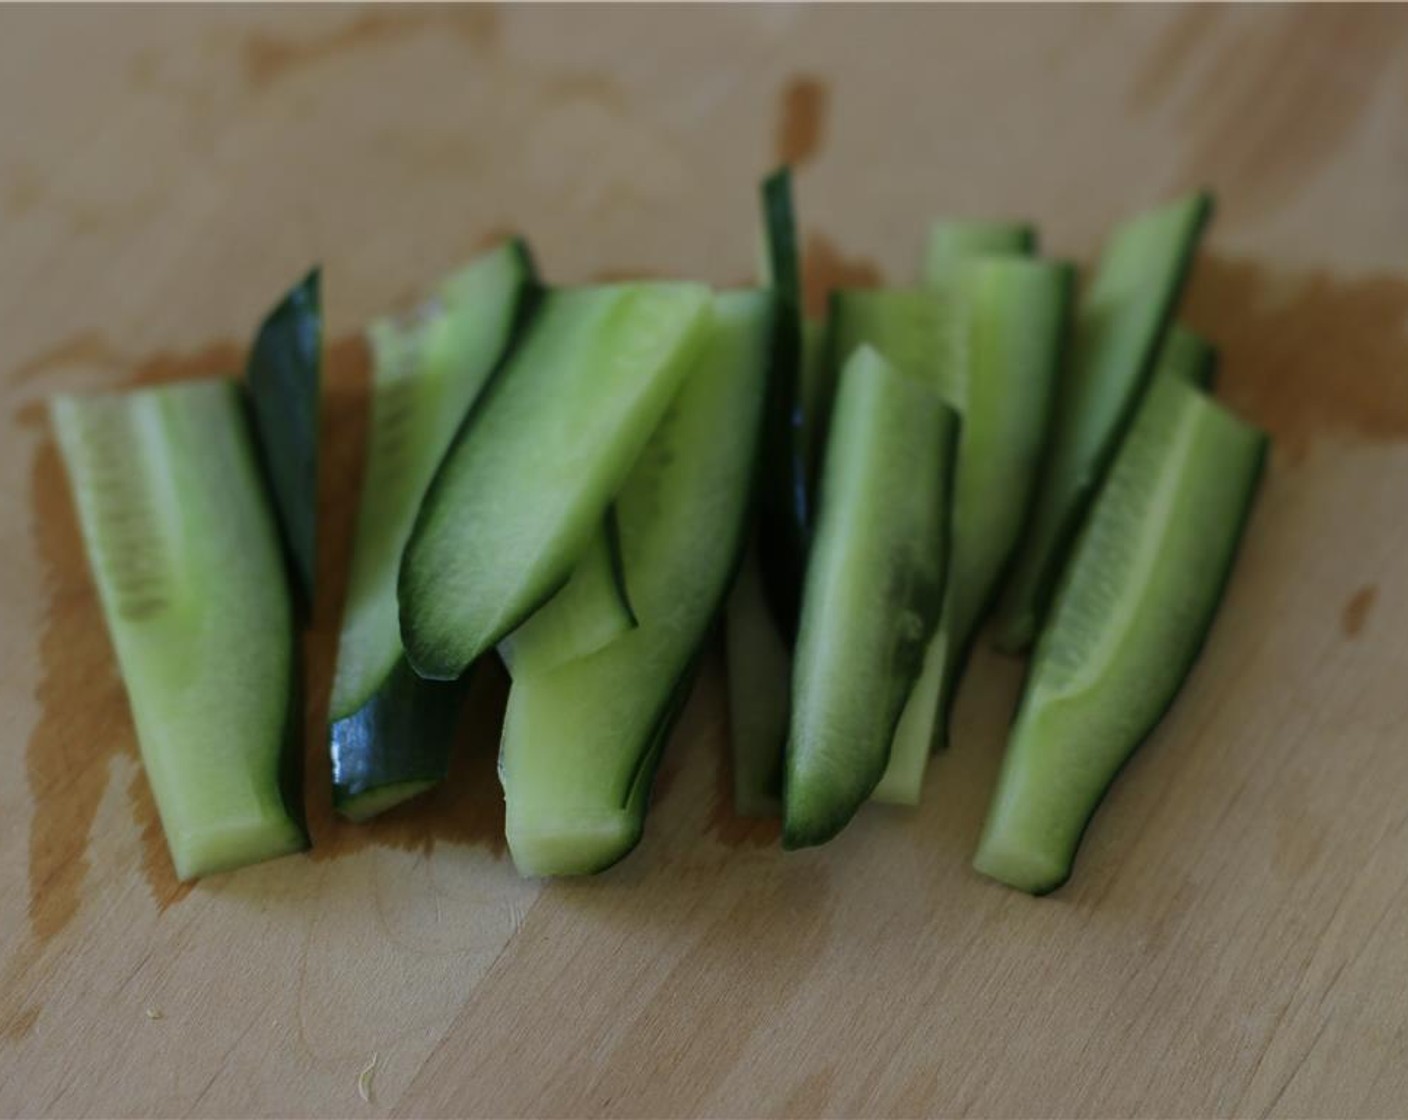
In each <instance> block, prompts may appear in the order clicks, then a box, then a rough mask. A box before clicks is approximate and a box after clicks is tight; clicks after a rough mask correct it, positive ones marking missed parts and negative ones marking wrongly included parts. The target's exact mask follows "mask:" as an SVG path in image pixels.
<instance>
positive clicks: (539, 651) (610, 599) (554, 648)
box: [499, 507, 636, 673]
mask: <svg viewBox="0 0 1408 1120" xmlns="http://www.w3.org/2000/svg"><path fill="white" fill-rule="evenodd" d="M620 548H621V546H620V530H619V527H618V525H617V519H616V512H615V509H614V507H613V508H612V509H610V510H608V511H607V516H606V518H605V521H604V522H603V524H602V527H601V529H600V530H598V531H597V533H596V534H595V535H594V536H593V537H592V539H591V542H590V543H589V544H588V545H587V549H586V551H585V552H584V553H583V554H582V556H581V558H580V559H578V561H577V565H576V567H574V568H573V569H572V575H571V576H570V577H569V578H568V580H567V583H566V584H565V585H564V586H563V588H562V590H561V591H559V592H558V593H557V594H556V595H554V596H553V597H552V598H551V599H549V600H548V601H547V602H546V603H544V604H543V606H542V607H540V608H539V609H538V610H536V611H534V612H533V614H531V615H530V616H529V617H528V621H526V622H525V623H523V625H522V626H520V627H518V629H516V630H514V631H513V633H511V634H509V635H508V636H507V637H506V638H504V639H503V640H502V641H501V642H499V656H500V657H502V658H503V661H504V664H505V665H506V666H508V670H509V672H510V673H520V672H527V673H537V672H542V671H543V670H545V669H551V668H552V667H553V666H554V665H561V664H563V663H564V662H567V661H572V660H575V659H576V658H578V657H585V656H587V655H588V654H590V653H595V652H596V651H597V650H599V649H601V648H602V647H603V646H606V645H609V644H610V643H611V642H613V641H615V640H616V639H617V638H619V637H620V636H621V635H622V634H625V633H627V632H629V631H631V630H633V629H635V626H636V616H635V612H634V611H633V610H632V609H631V602H630V594H629V591H628V590H627V588H626V582H625V573H624V571H623V570H622V565H621V555H620Z"/></svg>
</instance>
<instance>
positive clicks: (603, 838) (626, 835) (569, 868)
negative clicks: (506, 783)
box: [505, 810, 641, 879]
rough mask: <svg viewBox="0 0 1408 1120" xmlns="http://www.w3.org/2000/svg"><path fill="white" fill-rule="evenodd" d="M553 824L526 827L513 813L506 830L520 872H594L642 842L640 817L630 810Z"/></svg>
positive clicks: (529, 874) (540, 874)
mask: <svg viewBox="0 0 1408 1120" xmlns="http://www.w3.org/2000/svg"><path fill="white" fill-rule="evenodd" d="M553 826H554V827H552V828H551V829H545V828H533V827H529V826H525V825H524V824H522V823H521V822H518V821H516V820H515V819H514V815H513V814H512V812H510V814H509V817H508V822H507V827H506V828H505V832H506V834H507V837H508V850H509V853H510V854H511V855H512V856H513V865H514V866H515V867H516V868H518V873H519V874H520V875H523V876H526V877H527V878H530V879H542V878H553V877H556V876H560V875H595V874H596V873H597V872H599V871H605V870H606V869H607V868H609V867H612V866H614V865H615V864H617V863H619V862H620V861H621V860H622V859H624V858H625V857H626V856H627V855H629V854H630V852H631V850H632V849H633V848H634V847H635V846H636V844H637V843H639V842H640V835H641V817H640V815H639V814H637V813H632V812H629V811H627V810H619V811H617V812H611V813H592V814H589V815H584V816H577V817H568V816H563V817H560V818H558V819H557V820H555V821H554V822H553Z"/></svg>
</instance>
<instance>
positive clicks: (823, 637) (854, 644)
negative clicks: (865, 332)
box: [783, 345, 959, 848]
mask: <svg viewBox="0 0 1408 1120" xmlns="http://www.w3.org/2000/svg"><path fill="white" fill-rule="evenodd" d="M958 427H959V422H958V417H957V414H956V413H955V412H954V411H953V409H951V408H949V407H948V406H947V405H946V404H944V402H943V399H942V398H941V397H940V396H939V394H938V393H937V392H936V391H934V389H932V388H930V387H929V386H928V385H926V384H924V383H922V382H920V381H918V380H916V379H913V378H911V377H909V376H907V375H905V374H903V373H900V372H898V371H897V370H896V369H895V368H894V367H892V366H891V365H890V364H889V363H888V362H887V361H886V360H885V359H884V358H883V357H881V356H880V354H879V353H878V352H877V351H876V350H875V349H873V348H872V347H870V346H868V345H865V346H862V347H861V348H860V349H859V350H857V351H856V352H855V354H854V355H853V356H852V357H851V358H850V359H849V360H848V361H847V362H846V365H845V367H844V369H843V370H842V373H841V380H840V384H839V386H838V389H837V394H836V408H835V417H834V421H833V423H832V426H831V431H830V433H829V435H828V441H827V448H826V459H825V464H824V466H823V470H822V484H821V492H820V498H821V503H820V511H819V519H818V523H817V531H816V537H815V539H814V541H813V545H812V552H811V558H810V560H809V562H808V565H807V579H806V590H805V592H804V595H803V600H802V618H801V626H800V628H799V630H798V635H797V647H796V651H795V669H794V671H793V688H792V716H791V730H790V734H789V736H788V741H787V757H786V772H785V773H786V777H785V781H784V786H783V788H784V812H783V844H784V846H786V847H788V848H798V847H803V846H806V845H811V844H820V843H823V842H825V841H826V840H829V839H831V838H832V837H833V836H835V835H836V834H837V833H838V832H840V830H841V829H842V828H844V827H845V825H846V824H847V823H848V822H849V821H850V819H851V817H852V816H853V815H854V814H855V812H856V810H857V809H858V808H859V807H860V805H861V804H862V803H863V802H864V801H865V799H866V798H867V797H869V796H870V794H871V791H872V790H874V788H875V785H876V783H877V782H878V781H879V780H880V776H881V775H882V774H883V773H884V771H885V765H886V762H887V760H888V758H889V754H890V743H891V741H892V739H893V738H894V733H895V723H896V721H897V720H898V719H899V715H900V710H901V708H902V707H903V705H904V702H905V698H906V697H907V696H908V695H909V693H910V690H911V689H912V688H913V687H914V681H915V679H916V677H917V676H918V675H919V668H920V664H921V662H922V660H923V656H924V648H925V646H926V644H927V643H928V641H929V637H930V635H931V634H932V632H933V629H934V626H935V624H936V623H937V622H938V618H939V610H940V607H941V606H942V603H943V597H944V581H945V575H946V572H945V569H946V567H947V559H948V544H949V542H948V530H949V499H950V489H951V482H952V477H953V463H954V456H955V451H956V448H957V443H958Z"/></svg>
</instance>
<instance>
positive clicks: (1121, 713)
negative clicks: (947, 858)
mask: <svg viewBox="0 0 1408 1120" xmlns="http://www.w3.org/2000/svg"><path fill="white" fill-rule="evenodd" d="M1266 446H1267V440H1266V436H1265V435H1264V434H1263V433H1262V432H1260V431H1258V430H1257V429H1255V428H1253V427H1251V426H1250V425H1248V424H1245V423H1243V422H1242V421H1240V420H1238V419H1236V418H1235V417H1233V416H1232V415H1231V414H1230V413H1228V412H1227V411H1225V410H1224V409H1223V408H1221V407H1220V406H1218V405H1217V404H1216V403H1214V402H1213V401H1212V400H1210V399H1209V398H1208V397H1207V396H1205V395H1204V394H1203V393H1202V392H1201V391H1200V390H1199V389H1198V388H1197V387H1196V386H1195V385H1193V384H1192V382H1191V381H1189V380H1187V379H1185V378H1178V377H1160V378H1157V379H1155V381H1154V382H1153V384H1152V385H1151V386H1150V388H1149V391H1148V393H1147V394H1146V396H1145V399H1144V402H1143V404H1142V405H1141V407H1140V410H1139V414H1138V417H1137V419H1136V420H1135V423H1134V425H1133V427H1132V429H1131V431H1130V433H1129V435H1128V437H1127V438H1126V440H1125V442H1124V445H1123V446H1122V447H1121V449H1120V452H1119V456H1118V458H1117V459H1116V460H1115V463H1114V465H1113V467H1112V469H1111V471H1110V474H1109V478H1108V480H1107V481H1106V483H1105V485H1104V487H1103V488H1102V489H1101V492H1100V495H1099V497H1098V499H1097V500H1096V502H1095V505H1094V507H1093V508H1092V511H1091V515H1090V519H1089V521H1088V522H1087V524H1086V527H1085V529H1084V530H1083V532H1082V534H1081V538H1080V540H1079V542H1078V544H1077V545H1076V547H1075V549H1074V551H1073V553H1072V557H1071V562H1070V567H1069V569H1068V571H1067V573H1066V575H1065V577H1064V580H1063V584H1062V587H1061V590H1060V592H1059V594H1058V595H1057V598H1056V601H1055V604H1054V606H1053V608H1052V612H1051V618H1050V621H1049V622H1048V623H1047V627H1046V629H1045V630H1044V631H1043V632H1042V635H1041V639H1040V641H1039V643H1038V644H1037V649H1036V655H1035V658H1034V660H1033V663H1032V669H1031V674H1030V677H1029V678H1028V682H1027V685H1026V689H1025V692H1024V695H1023V697H1022V703H1021V707H1020V709H1019V711H1018V715H1017V720H1016V723H1015V724H1014V726H1013V729H1012V735H1011V740H1010V742H1009V744H1008V748H1007V754H1006V757H1005V759H1004V760H1003V765H1002V773H1001V776H1000V778H999V780H998V786H997V793H996V796H995V797H994V799H993V804H992V808H991V810H990V812H989V815H988V819H987V824H986V826H985V828H984V831H983V836H982V841H981V844H980V846H979V849H978V854H977V858H976V860H975V864H974V866H975V867H976V868H977V869H978V870H979V871H980V872H982V873H983V874H985V875H990V876H992V877H993V878H995V879H999V880H1001V881H1002V882H1004V883H1007V884H1009V885H1010V886H1013V887H1016V888H1018V889H1019V890H1024V891H1029V892H1031V893H1033V894H1044V893H1046V892H1048V891H1052V890H1055V889H1056V888H1057V887H1059V886H1060V885H1061V884H1062V883H1064V882H1065V881H1066V879H1067V878H1068V876H1069V875H1070V871H1071V864H1072V862H1073V860H1074V858H1075V854H1076V849H1077V847H1078V845H1079V844H1080V840H1081V836H1082V834H1083V833H1084V831H1085V828H1086V825H1087V824H1088V822H1089V820H1090V817H1091V815H1092V814H1093V813H1094V812H1095V809H1096V807H1097V806H1098V805H1099V803H1100V801H1101V799H1102V798H1103V797H1104V794H1105V790H1106V789H1107V788H1108V787H1109V785H1110V783H1111V782H1112V781H1113V780H1114V778H1115V776H1116V774H1117V773H1118V772H1119V770H1120V768H1121V767H1122V766H1123V765H1124V763H1125V761H1126V760H1127V759H1128V758H1129V756H1130V755H1131V754H1132V753H1133V752H1134V750H1135V749H1136V748H1137V747H1138V745H1139V743H1140V742H1141V741H1142V740H1143V739H1144V738H1145V737H1146V736H1147V735H1148V734H1149V733H1150V732H1151V731H1152V730H1153V728H1154V727H1155V725H1156V724H1157V723H1158V721H1159V720H1160V718H1162V716H1163V714H1164V712H1165V711H1166V710H1167V709H1168V707H1169V705H1170V704H1171V703H1172V702H1173V699H1174V697H1175V695H1176V694H1177V692H1178V689H1179V686H1180V685H1181V684H1182V683H1183V680H1184V678H1185V677H1186V676H1187V674H1188V671H1189V669H1190V668H1191V667H1192V665H1193V662H1194V660H1195V659H1196V658H1197V655H1198V652H1199V650H1200V649H1201V647H1202V645H1203V642H1204V640H1205V639H1206V637H1207V634H1208V630H1209V628H1210V626H1211V625H1212V620H1213V616H1214V614H1215V613H1216V610H1217V605H1218V602H1219V600H1220V599H1221V597H1222V592H1223V588H1224V586H1225V584H1226V581H1227V579H1228V577H1229V575H1230V572H1231V569H1232V564H1233V560H1234V558H1235V554H1236V550H1237V544H1238V541H1239V539H1240V538H1241V536H1242V532H1243V528H1244V526H1245V524H1246V520H1247V516H1248V512H1249V510H1250V508H1251V502H1252V499H1253V496H1254V494H1255V491H1256V486H1257V481H1258V479H1259V477H1260V475H1261V470H1262V464H1263V462H1264V460H1265V454H1266Z"/></svg>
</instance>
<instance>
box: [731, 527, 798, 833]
mask: <svg viewBox="0 0 1408 1120" xmlns="http://www.w3.org/2000/svg"><path fill="white" fill-rule="evenodd" d="M756 548H757V546H756V544H754V545H752V546H750V547H749V549H748V551H747V552H746V553H745V554H744V557H743V563H742V565H741V566H740V567H739V570H738V578H737V579H736V580H735V581H734V585H733V590H732V592H730V594H729V599H728V608H727V615H726V621H725V625H724V640H725V647H724V649H725V661H726V663H727V668H728V719H729V748H730V756H731V759H732V764H733V809H734V812H735V813H737V814H738V815H739V816H740V817H775V816H777V815H778V813H779V812H780V811H781V809H782V753H783V749H784V747H785V746H786V744H787V712H788V690H789V689H790V688H791V686H792V651H791V650H790V649H789V648H788V646H787V642H786V640H785V639H784V638H783V636H782V632H781V631H780V630H779V629H778V626H777V621H776V619H775V618H774V617H773V614H772V611H771V609H770V608H769V606H768V602H767V596H766V595H765V594H764V591H763V580H762V574H761V572H760V570H759V564H758V557H757V550H756Z"/></svg>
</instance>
